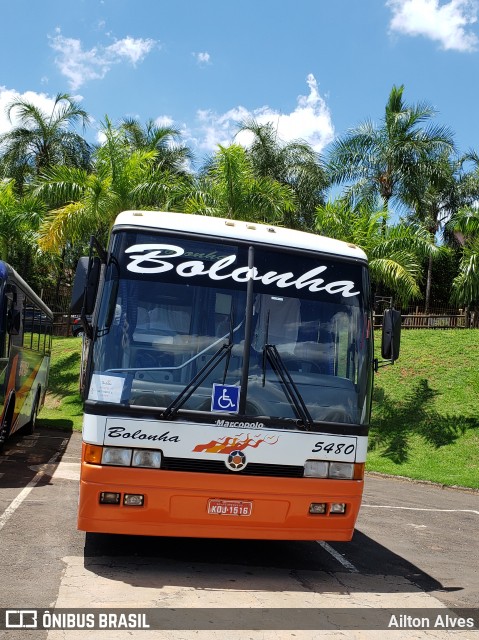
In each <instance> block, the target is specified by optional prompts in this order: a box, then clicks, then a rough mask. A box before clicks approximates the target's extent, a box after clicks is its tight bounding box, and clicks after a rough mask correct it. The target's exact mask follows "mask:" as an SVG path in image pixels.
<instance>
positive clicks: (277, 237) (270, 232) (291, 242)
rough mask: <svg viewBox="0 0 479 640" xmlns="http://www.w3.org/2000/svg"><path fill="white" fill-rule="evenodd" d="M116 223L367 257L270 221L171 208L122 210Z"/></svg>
mask: <svg viewBox="0 0 479 640" xmlns="http://www.w3.org/2000/svg"><path fill="white" fill-rule="evenodd" d="M119 226H128V227H131V226H134V227H148V228H150V229H151V228H153V229H167V230H169V231H185V230H187V231H188V232H190V233H198V234H202V235H206V236H212V237H215V238H228V239H231V240H245V241H250V242H259V243H263V244H270V245H276V246H283V247H291V248H295V249H307V250H310V251H318V252H320V253H328V254H331V255H336V256H344V257H348V258H356V259H359V260H367V257H366V254H365V253H364V251H363V250H362V249H360V248H359V247H357V246H356V245H354V244H350V243H347V242H343V241H341V240H335V239H333V238H326V237H324V236H320V235H316V234H314V233H306V232H304V231H296V230H293V229H286V228H284V227H277V226H274V225H270V224H260V223H256V222H244V221H240V220H230V219H227V218H214V217H211V216H201V215H197V214H189V213H186V214H185V213H173V212H170V211H124V212H123V213H120V214H119V215H118V216H117V218H116V220H115V224H114V227H113V228H115V227H119Z"/></svg>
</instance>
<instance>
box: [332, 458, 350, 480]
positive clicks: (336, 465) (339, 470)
mask: <svg viewBox="0 0 479 640" xmlns="http://www.w3.org/2000/svg"><path fill="white" fill-rule="evenodd" d="M329 477H330V478H339V479H341V480H352V479H353V477H354V464H353V463H352V462H330V463H329Z"/></svg>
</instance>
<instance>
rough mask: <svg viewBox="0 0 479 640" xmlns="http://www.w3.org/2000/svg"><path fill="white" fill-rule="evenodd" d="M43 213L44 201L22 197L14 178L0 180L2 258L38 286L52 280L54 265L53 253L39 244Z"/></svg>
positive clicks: (0, 242) (33, 284) (0, 244)
mask: <svg viewBox="0 0 479 640" xmlns="http://www.w3.org/2000/svg"><path fill="white" fill-rule="evenodd" d="M44 213H45V205H44V203H43V202H42V201H41V200H39V199H38V198H35V197H33V196H30V195H27V196H24V197H20V196H19V195H18V193H17V192H16V190H15V186H14V183H13V180H4V181H2V182H0V258H1V259H2V260H4V261H5V262H8V263H9V264H11V266H12V267H13V268H14V269H16V271H18V273H19V274H20V275H21V276H22V277H23V278H24V279H25V280H26V281H27V282H28V283H29V284H30V285H31V286H32V287H34V288H35V289H37V290H40V289H41V287H42V286H43V285H44V284H45V282H46V281H47V280H49V278H50V275H51V268H52V260H51V258H50V256H48V255H46V254H43V253H42V251H41V250H40V248H39V246H38V233H37V232H38V228H39V225H40V223H41V220H42V218H43V215H44Z"/></svg>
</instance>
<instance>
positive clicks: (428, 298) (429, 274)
mask: <svg viewBox="0 0 479 640" xmlns="http://www.w3.org/2000/svg"><path fill="white" fill-rule="evenodd" d="M431 282H432V256H429V261H428V265H427V281H426V303H425V309H424V311H425V313H429V303H430V301H431Z"/></svg>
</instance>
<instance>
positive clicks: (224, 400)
mask: <svg viewBox="0 0 479 640" xmlns="http://www.w3.org/2000/svg"><path fill="white" fill-rule="evenodd" d="M239 394H240V388H239V387H237V386H235V385H232V384H213V393H212V395H211V411H221V412H223V413H238V411H239Z"/></svg>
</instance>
